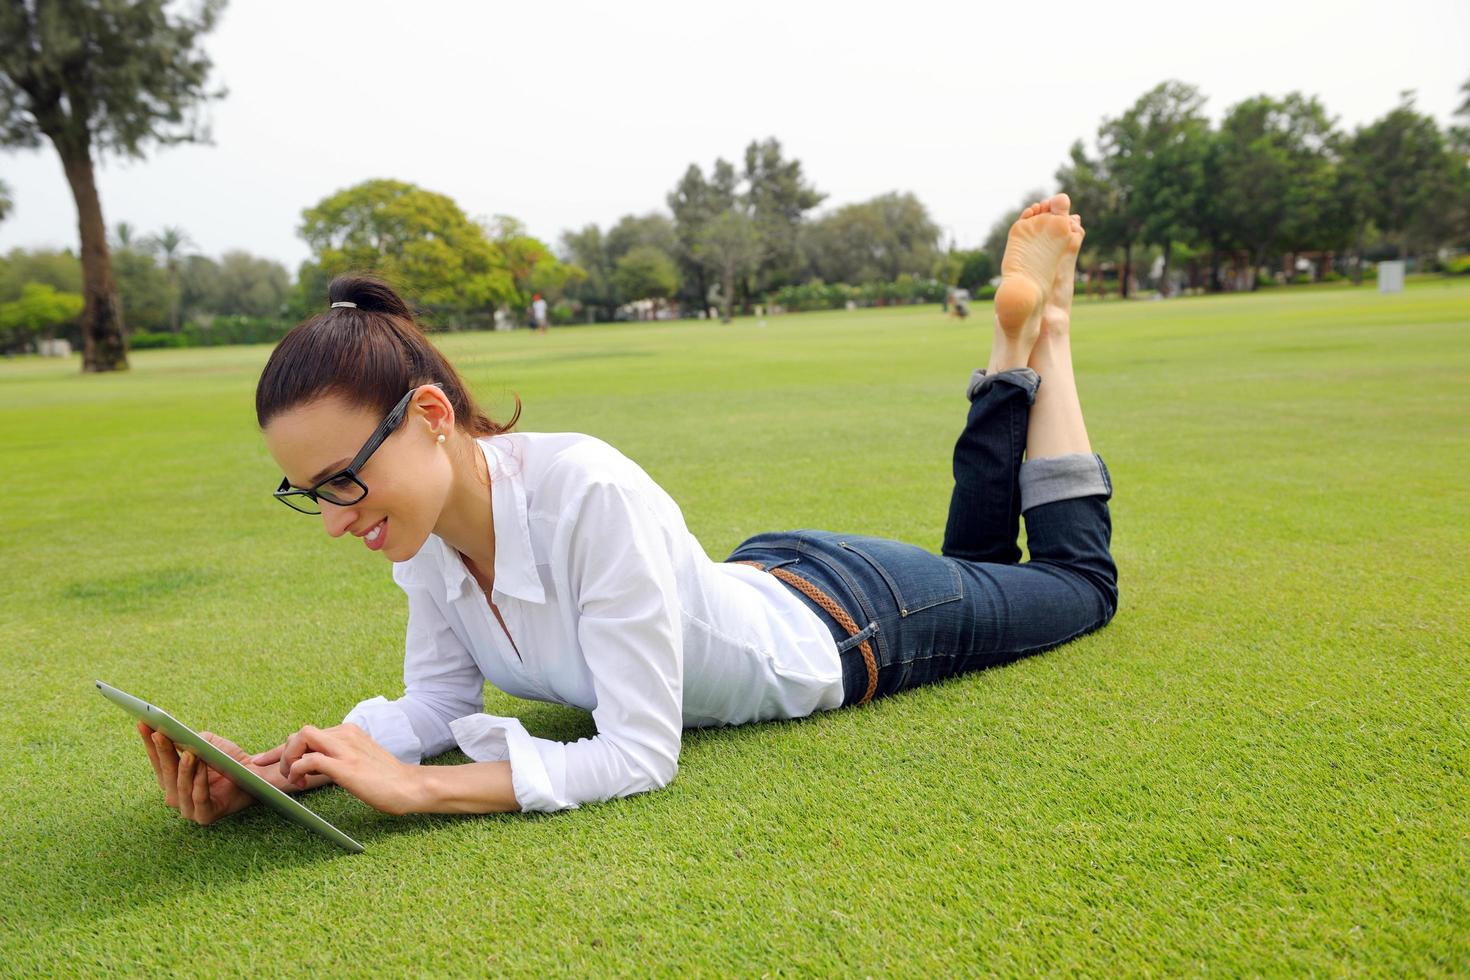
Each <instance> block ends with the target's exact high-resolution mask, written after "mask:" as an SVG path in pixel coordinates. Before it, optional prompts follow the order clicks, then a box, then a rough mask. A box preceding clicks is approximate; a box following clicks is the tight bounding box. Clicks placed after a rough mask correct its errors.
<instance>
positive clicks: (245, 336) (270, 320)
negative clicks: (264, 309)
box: [181, 316, 291, 347]
mask: <svg viewBox="0 0 1470 980" xmlns="http://www.w3.org/2000/svg"><path fill="white" fill-rule="evenodd" d="M290 329H291V324H290V323H288V322H287V321H285V320H277V319H276V318H275V317H268V316H216V317H213V318H211V319H210V320H208V321H207V322H202V323H191V324H189V325H188V326H186V327H184V329H183V330H182V331H181V332H182V333H183V335H184V336H185V337H187V338H188V346H190V347H218V346H220V345H223V344H274V343H275V342H276V341H278V340H280V339H281V338H282V337H284V336H286V333H287V331H289V330H290Z"/></svg>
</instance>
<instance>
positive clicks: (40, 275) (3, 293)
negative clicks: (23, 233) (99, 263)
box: [0, 248, 82, 303]
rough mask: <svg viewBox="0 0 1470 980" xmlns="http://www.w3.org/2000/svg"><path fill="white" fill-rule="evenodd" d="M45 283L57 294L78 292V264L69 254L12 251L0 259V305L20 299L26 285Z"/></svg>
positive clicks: (41, 251) (79, 292) (36, 250)
mask: <svg viewBox="0 0 1470 980" xmlns="http://www.w3.org/2000/svg"><path fill="white" fill-rule="evenodd" d="M29 282H40V283H45V284H46V285H48V286H50V287H51V288H52V289H54V290H56V291H57V292H58V293H76V294H78V295H80V294H81V292H82V264H81V263H80V262H78V261H77V257H76V256H75V255H73V254H72V253H71V252H56V251H51V250H49V249H35V250H28V249H23V248H13V249H11V250H10V252H9V253H8V254H7V255H5V256H4V258H0V303H6V302H9V301H11V300H14V299H18V298H19V297H20V293H21V290H22V289H23V288H24V287H25V285H26V283H29Z"/></svg>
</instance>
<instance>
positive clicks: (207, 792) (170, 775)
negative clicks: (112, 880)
mask: <svg viewBox="0 0 1470 980" xmlns="http://www.w3.org/2000/svg"><path fill="white" fill-rule="evenodd" d="M137 730H138V734H139V735H140V736H141V737H142V738H143V744H144V746H145V747H146V748H147V750H148V760H149V762H150V763H151V764H152V766H153V773H154V776H155V777H157V779H158V785H159V787H160V788H161V789H162V790H163V796H164V803H165V804H166V805H167V806H168V807H170V808H171V809H175V810H178V811H179V816H181V817H183V818H184V819H185V820H191V821H193V822H194V823H197V824H200V825H201V826H203V825H208V824H211V823H214V822H215V821H216V820H219V819H220V818H222V817H227V816H229V815H230V814H232V813H236V812H238V811H240V810H243V809H245V808H246V807H248V806H251V805H252V804H254V803H255V802H256V800H255V797H254V796H252V795H251V794H250V793H248V792H246V791H245V790H244V789H242V788H241V787H239V786H237V785H236V784H235V782H234V781H233V780H231V779H230V778H229V777H228V776H226V775H225V774H224V773H222V772H219V771H218V770H216V769H214V768H212V767H210V766H209V765H208V764H207V763H205V762H204V761H202V760H201V759H199V757H198V756H197V755H195V754H194V752H193V751H191V750H189V749H185V750H184V751H183V753H182V754H180V752H179V751H178V747H177V746H176V745H175V744H174V743H173V741H172V740H171V739H170V738H169V737H168V736H167V735H165V734H164V733H163V732H160V731H154V730H153V729H152V728H150V727H149V726H148V724H147V723H146V722H141V721H140V722H138V723H137ZM199 734H200V736H201V737H203V738H204V739H206V740H207V741H208V742H209V743H210V744H211V745H214V746H215V747H216V748H218V749H219V750H220V751H221V752H224V753H225V754H226V755H228V756H229V757H230V758H232V759H234V760H235V761H237V762H239V763H240V764H241V765H243V766H245V767H246V768H248V769H249V770H250V771H252V772H253V773H255V774H256V775H258V776H260V777H261V778H262V779H264V780H266V781H267V782H269V783H270V784H271V785H272V786H275V787H276V788H277V789H279V790H282V791H283V792H286V793H296V792H300V791H302V790H305V789H313V788H315V787H317V786H321V785H323V784H325V783H329V782H331V780H330V779H329V778H327V777H325V776H310V777H308V778H307V780H306V782H305V783H304V784H301V783H290V782H288V781H287V780H286V779H285V778H283V777H282V776H281V775H280V772H279V769H278V768H277V767H276V766H274V765H259V764H257V763H255V762H254V761H253V760H252V758H251V756H250V753H248V752H246V751H245V750H244V749H242V748H240V746H238V745H236V744H235V743H234V742H232V741H230V740H229V739H227V738H224V737H223V736H220V735H215V734H213V733H212V732H200V733H199ZM273 751H274V750H273Z"/></svg>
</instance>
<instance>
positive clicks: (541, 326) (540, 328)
mask: <svg viewBox="0 0 1470 980" xmlns="http://www.w3.org/2000/svg"><path fill="white" fill-rule="evenodd" d="M531 322H532V323H534V324H536V332H537V333H545V332H546V300H544V299H542V298H541V294H540V293H537V294H536V296H535V298H533V299H532V300H531Z"/></svg>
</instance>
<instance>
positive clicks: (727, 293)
mask: <svg viewBox="0 0 1470 980" xmlns="http://www.w3.org/2000/svg"><path fill="white" fill-rule="evenodd" d="M723 278H724V282H723V283H722V288H721V291H720V292H721V295H720V299H722V300H724V304H723V307H722V308H721V310H720V322H721V323H729V322H730V321H731V320H733V319H735V317H734V315H733V314H732V313H731V312H730V309H731V307H732V306H733V305H734V302H735V263H734V262H726V263H725V275H724V277H723Z"/></svg>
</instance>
